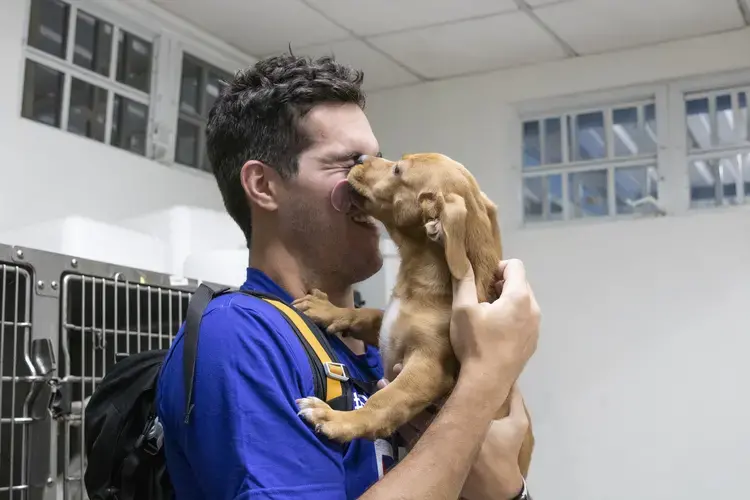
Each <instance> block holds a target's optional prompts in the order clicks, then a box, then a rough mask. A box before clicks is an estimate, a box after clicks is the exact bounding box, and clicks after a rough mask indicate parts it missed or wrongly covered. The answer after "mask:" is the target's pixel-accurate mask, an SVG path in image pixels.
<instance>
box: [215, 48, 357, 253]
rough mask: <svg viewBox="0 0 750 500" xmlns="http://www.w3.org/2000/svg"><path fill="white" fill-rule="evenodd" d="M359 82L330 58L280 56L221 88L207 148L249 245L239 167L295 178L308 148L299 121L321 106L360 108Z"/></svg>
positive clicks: (247, 212)
mask: <svg viewBox="0 0 750 500" xmlns="http://www.w3.org/2000/svg"><path fill="white" fill-rule="evenodd" d="M362 79H363V73H362V71H359V70H355V69H353V68H351V67H349V66H346V65H342V64H339V63H337V62H336V61H335V60H334V57H332V56H326V57H321V58H318V59H311V58H309V57H300V56H295V55H292V54H284V55H280V56H274V57H270V58H267V59H263V60H261V61H258V62H257V63H256V64H255V65H253V66H251V67H250V68H248V69H246V70H244V71H239V72H238V73H237V74H236V75H235V77H234V79H233V80H232V81H231V82H228V83H227V85H226V86H225V87H224V88H223V89H222V91H221V93H220V95H219V97H218V98H217V99H216V102H214V105H213V107H212V108H211V111H210V113H209V116H208V126H207V128H206V148H207V153H208V159H209V160H210V162H211V165H212V167H213V172H214V176H215V177H216V182H217V184H218V186H219V190H220V191H221V196H222V198H223V200H224V206H225V207H226V210H227V212H228V213H229V215H230V216H232V218H233V219H234V220H235V222H236V223H237V224H238V225H239V226H240V228H241V229H242V232H243V233H245V238H246V239H247V243H248V245H249V244H250V233H251V229H252V220H251V216H250V206H249V205H248V203H247V200H246V198H245V192H244V191H243V189H242V184H241V182H240V171H241V169H242V165H244V163H245V162H246V161H248V160H258V161H261V162H263V163H265V164H267V165H268V166H270V167H272V168H273V169H274V170H276V171H277V172H278V173H279V175H280V176H281V177H282V178H284V179H289V178H291V177H293V176H295V175H296V174H297V172H298V170H299V165H298V158H299V155H300V154H301V153H302V152H304V151H305V150H306V149H307V148H308V147H310V145H311V140H310V138H309V137H308V136H307V134H306V132H305V130H304V128H303V127H302V126H301V123H300V122H301V119H302V118H303V117H304V116H305V115H306V114H307V113H308V112H309V111H310V110H311V109H312V108H313V107H315V106H316V105H319V104H327V103H342V104H345V103H353V104H357V105H358V106H360V107H361V108H364V106H365V94H364V92H363V91H362V89H361V85H362Z"/></svg>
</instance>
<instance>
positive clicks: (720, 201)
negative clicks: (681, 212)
mask: <svg viewBox="0 0 750 500" xmlns="http://www.w3.org/2000/svg"><path fill="white" fill-rule="evenodd" d="M741 163H742V155H734V156H731V157H727V158H719V159H712V160H705V161H704V160H696V161H693V162H691V163H690V169H689V176H690V205H691V206H692V207H702V206H715V205H734V204H736V203H738V201H739V199H738V196H737V193H738V190H737V184H738V182H743V178H742V177H743V172H742V170H741V167H743V165H742V164H741Z"/></svg>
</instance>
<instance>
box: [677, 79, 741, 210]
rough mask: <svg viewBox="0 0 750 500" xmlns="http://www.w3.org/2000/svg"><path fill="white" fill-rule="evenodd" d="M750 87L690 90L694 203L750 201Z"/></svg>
mask: <svg viewBox="0 0 750 500" xmlns="http://www.w3.org/2000/svg"><path fill="white" fill-rule="evenodd" d="M748 97H750V87H748V88H738V89H731V90H715V91H711V92H703V93H691V94H686V95H685V129H686V133H687V161H688V163H687V168H688V175H689V178H690V206H691V208H700V207H707V206H717V205H718V206H724V205H738V204H742V203H747V202H748V201H750V115H748V106H747V104H748V103H747V101H748Z"/></svg>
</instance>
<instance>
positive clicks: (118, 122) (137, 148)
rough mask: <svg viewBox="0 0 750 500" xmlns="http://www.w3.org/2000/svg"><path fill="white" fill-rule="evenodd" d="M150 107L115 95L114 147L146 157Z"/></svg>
mask: <svg viewBox="0 0 750 500" xmlns="http://www.w3.org/2000/svg"><path fill="white" fill-rule="evenodd" d="M147 130H148V106H146V105H145V104H141V103H138V102H134V101H131V100H130V99H128V98H126V97H122V96H119V95H115V108H114V110H113V115H112V145H113V146H116V147H118V148H122V149H126V150H128V151H131V152H133V153H137V154H139V155H144V156H145V155H146V131H147Z"/></svg>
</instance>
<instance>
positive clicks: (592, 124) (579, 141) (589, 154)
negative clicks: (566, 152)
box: [574, 111, 607, 161]
mask: <svg viewBox="0 0 750 500" xmlns="http://www.w3.org/2000/svg"><path fill="white" fill-rule="evenodd" d="M575 122H576V131H575V132H576V135H575V137H576V144H575V148H574V151H575V155H576V156H575V159H576V160H579V161H586V160H595V159H598V158H605V157H606V156H607V143H606V139H605V135H604V113H603V112H602V111H596V112H594V113H585V114H582V115H578V116H576V120H575Z"/></svg>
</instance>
